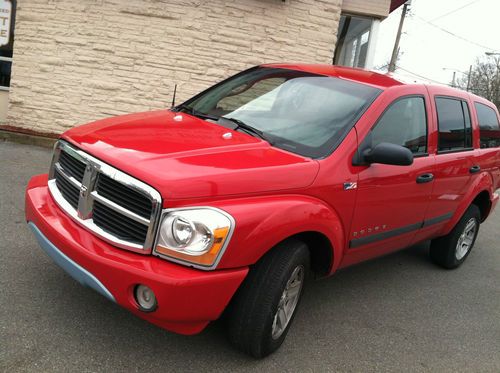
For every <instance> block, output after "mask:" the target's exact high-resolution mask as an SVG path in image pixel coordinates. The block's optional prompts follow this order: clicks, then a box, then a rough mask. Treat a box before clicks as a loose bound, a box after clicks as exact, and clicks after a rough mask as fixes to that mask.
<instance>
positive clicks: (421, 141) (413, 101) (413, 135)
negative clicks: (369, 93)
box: [371, 97, 427, 155]
mask: <svg viewBox="0 0 500 373" xmlns="http://www.w3.org/2000/svg"><path fill="white" fill-rule="evenodd" d="M371 141H372V147H373V146H375V145H378V144H380V143H382V142H388V143H391V144H396V145H401V146H404V147H406V148H408V149H410V150H411V152H412V153H413V154H415V155H418V154H425V153H426V152H427V116H426V112H425V102H424V98H423V97H406V98H402V99H399V100H397V101H396V102H394V103H393V104H391V106H389V108H388V109H387V110H386V111H385V112H384V114H382V116H381V117H380V119H379V120H378V122H377V124H376V125H375V127H374V128H373V129H372V132H371Z"/></svg>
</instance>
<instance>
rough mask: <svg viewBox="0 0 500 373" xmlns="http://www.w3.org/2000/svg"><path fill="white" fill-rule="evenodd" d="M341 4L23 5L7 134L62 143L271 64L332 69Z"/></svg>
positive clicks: (72, 1) (65, 1)
mask: <svg viewBox="0 0 500 373" xmlns="http://www.w3.org/2000/svg"><path fill="white" fill-rule="evenodd" d="M341 2H342V0H286V1H285V2H282V1H281V0H233V1H230V0H214V1H203V0H163V1H159V0H86V1H80V0H58V1H54V0H19V1H18V10H17V18H16V32H15V44H14V63H13V70H12V80H11V92H10V104H9V110H8V117H7V124H8V125H11V126H16V127H21V128H24V129H29V130H34V131H38V132H47V133H59V132H62V131H64V130H66V129H68V128H70V127H72V126H75V125H77V124H81V123H85V122H88V121H92V120H95V119H99V118H103V117H108V116H113V115H119V114H125V113H130V112H138V111H146V110H153V109H161V108H166V107H169V106H170V102H171V99H172V92H173V88H174V84H175V83H178V88H177V97H178V102H180V101H182V100H183V99H186V98H188V97H189V96H191V95H193V94H194V93H196V92H199V91H200V90H202V89H204V88H207V87H208V86H210V85H211V84H213V83H214V82H216V81H219V80H220V79H222V78H225V77H227V76H229V75H231V74H233V73H235V72H237V71H239V70H242V69H244V68H247V67H250V66H252V65H256V64H260V63H264V62H276V61H289V62H315V63H331V61H332V56H333V50H334V47H335V41H336V33H337V28H338V20H339V17H340V12H341Z"/></svg>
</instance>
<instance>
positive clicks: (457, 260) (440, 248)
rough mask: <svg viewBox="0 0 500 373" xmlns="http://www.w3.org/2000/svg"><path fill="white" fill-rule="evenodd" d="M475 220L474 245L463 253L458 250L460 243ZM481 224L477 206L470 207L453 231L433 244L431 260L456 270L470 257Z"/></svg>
mask: <svg viewBox="0 0 500 373" xmlns="http://www.w3.org/2000/svg"><path fill="white" fill-rule="evenodd" d="M472 219H474V221H475V231H474V233H473V237H472V235H471V234H470V236H471V238H472V243H471V244H470V245H469V247H468V249H466V250H467V251H466V252H464V251H462V252H461V253H460V250H459V248H458V241H459V239H460V238H461V236H462V234H463V233H464V231H465V228H466V227H467V224H468V223H469V222H470V221H471V220H472ZM480 222H481V212H480V211H479V208H478V207H477V206H476V205H470V206H469V208H468V209H467V211H465V213H464V214H463V216H462V218H461V219H460V220H459V221H458V223H457V225H455V227H454V228H453V230H452V231H451V232H450V233H449V234H447V235H446V236H443V237H439V238H437V239H435V240H433V241H432V242H431V249H430V257H431V260H432V261H433V262H434V263H436V264H437V265H439V266H441V267H443V268H446V269H454V268H457V267H458V266H460V265H461V264H462V263H463V262H464V261H465V259H467V257H468V256H469V254H470V252H471V251H472V248H473V247H474V243H475V242H476V237H477V234H478V232H479V225H480Z"/></svg>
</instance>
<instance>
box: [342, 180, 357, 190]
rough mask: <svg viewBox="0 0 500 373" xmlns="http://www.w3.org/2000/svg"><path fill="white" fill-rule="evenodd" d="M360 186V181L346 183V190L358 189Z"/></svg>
mask: <svg viewBox="0 0 500 373" xmlns="http://www.w3.org/2000/svg"><path fill="white" fill-rule="evenodd" d="M357 187H358V183H355V182H354V183H344V190H351V189H356V188H357Z"/></svg>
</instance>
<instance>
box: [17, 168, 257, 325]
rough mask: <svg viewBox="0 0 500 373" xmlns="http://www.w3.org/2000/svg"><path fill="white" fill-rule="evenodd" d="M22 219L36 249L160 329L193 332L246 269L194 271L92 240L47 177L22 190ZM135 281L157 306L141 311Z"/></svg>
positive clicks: (215, 312)
mask: <svg viewBox="0 0 500 373" xmlns="http://www.w3.org/2000/svg"><path fill="white" fill-rule="evenodd" d="M26 220H27V221H28V223H29V225H30V227H31V229H32V230H33V231H34V233H35V236H36V238H37V239H38V241H39V243H40V245H41V246H42V248H43V249H44V250H45V251H46V252H47V254H48V255H49V256H50V257H51V258H52V259H53V260H54V261H55V262H56V263H57V264H58V265H59V266H60V267H62V268H63V269H65V270H66V271H67V272H68V273H69V274H70V275H71V276H72V277H74V278H75V279H76V280H77V281H79V282H80V283H82V284H83V285H86V286H89V287H91V288H93V289H95V290H96V291H98V292H99V293H101V294H103V295H104V296H106V297H107V298H108V299H110V300H113V301H115V302H116V303H118V304H120V305H121V306H123V307H124V308H127V309H128V310H130V311H131V312H133V313H134V314H136V315H137V316H139V317H141V318H143V319H145V320H147V321H149V322H151V323H153V324H156V325H158V326H160V327H162V328H165V329H168V330H171V331H174V332H177V333H181V334H195V333H198V332H200V331H201V330H203V328H205V326H206V325H207V324H208V323H209V322H210V321H212V320H215V319H217V318H218V317H219V316H220V315H221V313H222V311H223V310H224V309H225V307H226V306H227V304H228V303H229V301H230V300H231V298H232V296H233V295H234V293H235V292H236V290H237V289H238V287H239V285H240V284H241V282H242V281H243V279H244V278H245V276H246V275H247V273H248V268H246V267H245V268H239V269H232V270H219V271H211V272H206V271H200V270H196V269H192V268H188V267H184V266H181V265H178V264H174V263H170V262H168V261H166V260H162V259H160V258H157V257H153V256H150V255H141V254H136V253H133V252H129V251H126V250H122V249H117V248H115V247H114V246H112V245H110V244H108V243H106V242H104V241H102V240H100V239H98V238H97V237H96V236H94V235H93V234H92V233H90V232H88V231H87V230H85V229H84V228H82V227H81V226H79V225H78V224H76V223H75V222H74V221H73V220H72V219H71V218H70V217H68V216H67V215H66V214H64V213H63V212H62V211H61V210H60V209H59V207H58V206H57V205H56V204H55V202H54V200H53V199H52V197H51V196H50V194H49V191H48V187H47V176H46V175H39V176H35V177H33V178H32V179H31V180H30V182H29V184H28V187H27V190H26ZM137 284H144V285H147V286H148V287H150V288H151V289H152V290H153V291H154V293H155V295H156V298H157V301H158V308H157V309H156V310H155V311H154V312H150V313H145V312H142V311H140V310H139V308H138V306H137V304H136V302H135V300H134V296H133V291H134V288H135V286H136V285H137Z"/></svg>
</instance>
